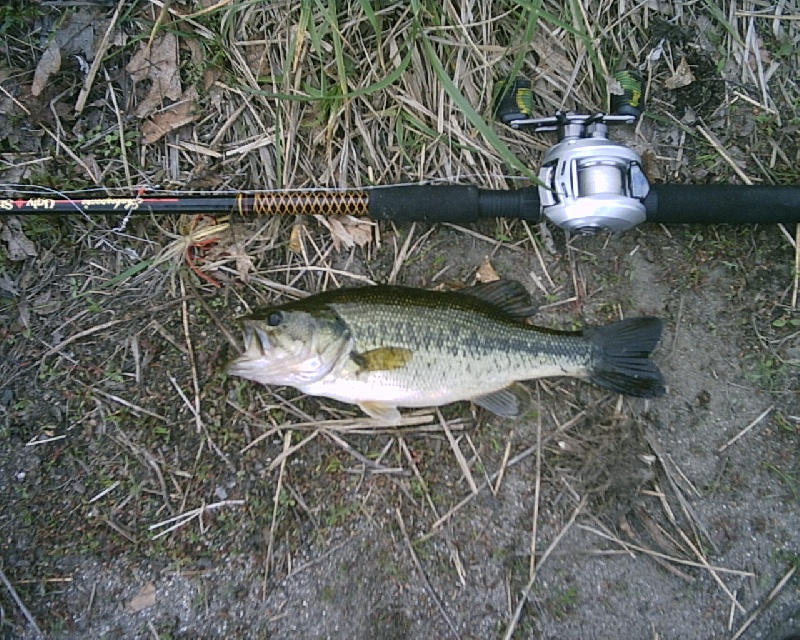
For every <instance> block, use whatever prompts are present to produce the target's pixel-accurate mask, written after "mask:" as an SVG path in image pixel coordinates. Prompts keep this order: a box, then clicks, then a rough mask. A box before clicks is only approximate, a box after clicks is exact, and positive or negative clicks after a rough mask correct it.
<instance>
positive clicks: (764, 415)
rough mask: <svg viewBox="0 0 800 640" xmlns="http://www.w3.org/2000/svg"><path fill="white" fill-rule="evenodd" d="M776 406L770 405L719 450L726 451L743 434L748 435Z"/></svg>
mask: <svg viewBox="0 0 800 640" xmlns="http://www.w3.org/2000/svg"><path fill="white" fill-rule="evenodd" d="M774 408H775V405H774V404H773V405H772V406H771V407H768V408H766V409H764V411H763V412H762V413H761V415H759V416H758V417H757V418H756V419H755V420H753V421H752V422H751V423H750V424H748V425H747V426H746V427H745V428H744V429H742V430H741V431H740V432H739V433H737V434H736V435H735V436H734V437H733V438H731V439H730V440H728V441H727V442H726V443H725V444H723V445H722V446H721V447H720V448H719V449H717V451H718V452H719V453H722V452H723V451H725V449H727V448H728V447H730V446H731V445H732V444H733V443H734V442H736V441H737V440H739V438H741V437H742V436H744V435H746V434H747V433H748V432H749V431H750V430H751V429H753V427H755V426H756V425H757V424H758V423H759V422H761V421H762V420H763V419H764V418H766V417H767V415H769V413H770V411H772V410H773V409H774Z"/></svg>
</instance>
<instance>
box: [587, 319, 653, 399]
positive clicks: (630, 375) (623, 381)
mask: <svg viewBox="0 0 800 640" xmlns="http://www.w3.org/2000/svg"><path fill="white" fill-rule="evenodd" d="M663 328H664V323H663V322H662V321H661V320H660V319H659V318H648V317H643V318H629V319H627V320H621V321H619V322H615V323H613V324H610V325H607V326H605V327H592V328H590V329H587V330H585V331H584V336H585V337H586V338H588V340H589V342H590V343H591V344H592V346H593V365H592V369H591V371H590V373H589V380H590V381H591V382H593V383H594V384H596V385H598V386H599V387H603V388H604V389H610V390H611V391H616V392H617V393H624V394H625V395H629V396H636V397H639V398H657V397H658V396H663V395H664V393H665V389H664V378H663V376H662V375H661V372H660V371H659V370H658V367H657V366H656V364H655V363H654V362H653V361H652V360H650V359H649V356H650V353H651V352H652V351H653V349H655V348H656V345H657V344H658V341H659V340H660V339H661V332H662V330H663Z"/></svg>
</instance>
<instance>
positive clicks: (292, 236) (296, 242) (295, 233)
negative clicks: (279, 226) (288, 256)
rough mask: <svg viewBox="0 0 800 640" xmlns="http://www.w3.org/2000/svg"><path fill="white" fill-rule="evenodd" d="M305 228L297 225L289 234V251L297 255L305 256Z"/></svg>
mask: <svg viewBox="0 0 800 640" xmlns="http://www.w3.org/2000/svg"><path fill="white" fill-rule="evenodd" d="M302 236H303V226H302V225H299V224H296V225H293V226H292V231H291V232H290V233H289V251H291V252H292V253H296V254H297V255H303V237H302Z"/></svg>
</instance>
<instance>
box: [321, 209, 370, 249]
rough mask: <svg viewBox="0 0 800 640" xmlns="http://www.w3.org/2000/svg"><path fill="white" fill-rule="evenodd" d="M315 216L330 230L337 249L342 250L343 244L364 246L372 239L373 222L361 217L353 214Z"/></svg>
mask: <svg viewBox="0 0 800 640" xmlns="http://www.w3.org/2000/svg"><path fill="white" fill-rule="evenodd" d="M314 217H315V218H316V219H317V220H318V221H319V222H320V223H322V224H323V225H324V226H326V227H327V228H328V231H330V233H331V240H333V248H334V249H336V251H339V250H341V248H342V246H344V248H345V249H352V248H353V246H355V245H358V246H359V247H363V246H365V245H367V244H369V242H370V240H372V224H371V223H369V222H366V221H364V220H360V219H359V218H354V217H352V216H345V217H334V216H330V217H326V216H314Z"/></svg>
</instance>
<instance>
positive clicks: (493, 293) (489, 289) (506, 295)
mask: <svg viewBox="0 0 800 640" xmlns="http://www.w3.org/2000/svg"><path fill="white" fill-rule="evenodd" d="M456 293H459V294H461V295H465V296H472V297H473V298H478V300H483V301H484V302H488V303H489V304H491V305H493V306H495V307H497V308H498V309H501V310H502V311H505V312H506V313H507V314H508V315H510V316H511V317H513V318H515V319H517V320H524V319H526V318H530V317H531V316H532V315H534V314H535V313H536V312H537V310H538V309H537V307H535V306H534V305H533V303H532V302H531V294H530V293H528V290H527V289H526V288H525V287H524V286H522V284H521V283H520V282H518V281H517V280H495V281H493V282H481V283H479V284H474V285H472V286H471V287H464V288H463V289H459V290H458V291H456Z"/></svg>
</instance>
